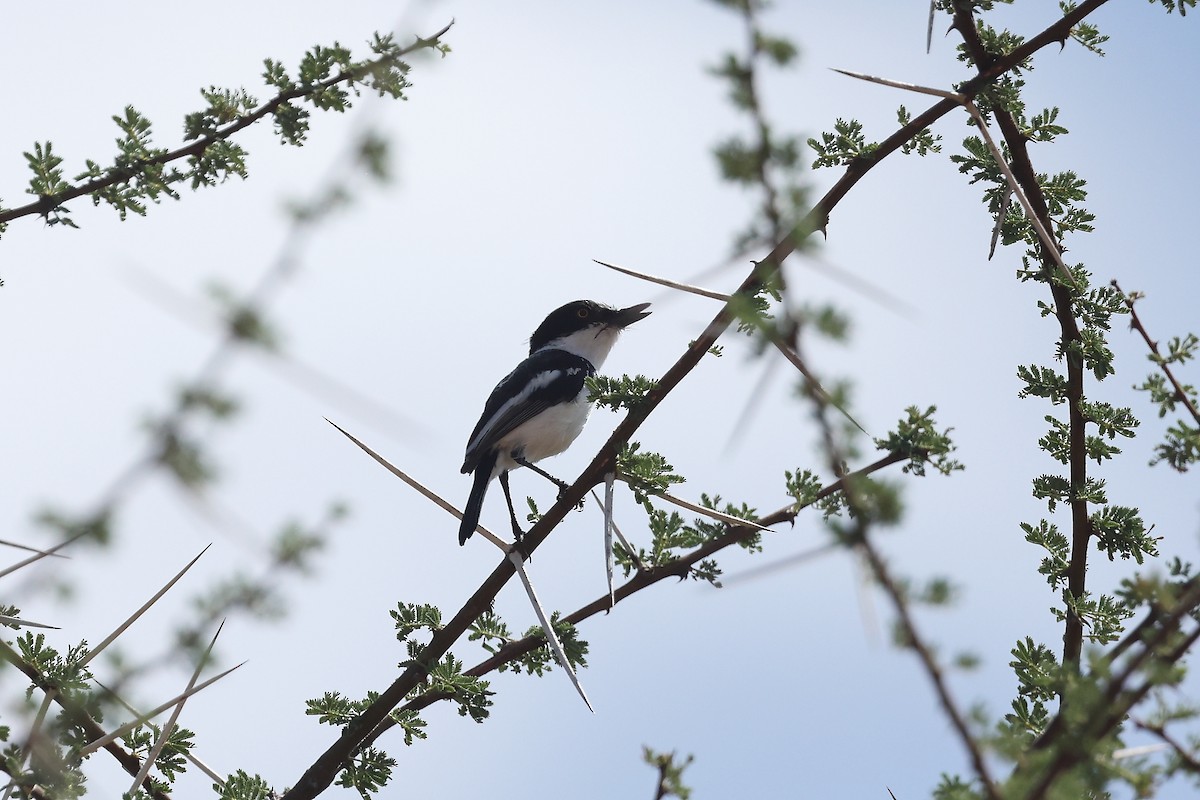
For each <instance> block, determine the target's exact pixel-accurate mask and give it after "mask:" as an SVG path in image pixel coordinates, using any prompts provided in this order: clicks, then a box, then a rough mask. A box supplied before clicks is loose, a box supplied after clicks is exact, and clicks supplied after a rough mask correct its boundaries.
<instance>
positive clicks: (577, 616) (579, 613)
mask: <svg viewBox="0 0 1200 800" xmlns="http://www.w3.org/2000/svg"><path fill="white" fill-rule="evenodd" d="M906 458H907V456H902V455H896V454H894V453H890V454H888V455H886V456H884V457H883V458H880V459H878V460H876V461H874V462H872V463H871V464H868V465H867V466H865V467H862V468H861V469H859V470H856V471H855V472H852V473H850V474H849V475H846V476H843V477H841V478H838V479H837V480H835V481H833V482H832V483H830V484H828V485H826V486H825V487H823V488H822V489H821V490H820V491H819V492H817V494H816V495H815V496H814V497H813V498H812V500H811V501H810V502H808V503H805V504H804V505H798V504H792V505H789V506H784V507H783V508H780V509H778V510H776V511H774V512H773V513H771V514H767V515H766V516H763V517H760V518H759V519H758V523H759V524H760V525H779V524H781V523H784V522H791V521H793V520H795V518H796V516H797V515H798V514H799V513H800V511H801V510H803V509H805V508H808V507H809V506H810V505H812V504H813V503H816V502H817V501H819V500H822V499H824V498H826V497H829V496H830V495H832V494H836V493H837V492H841V491H844V490H845V488H846V485H847V483H848V482H849V481H853V480H857V479H860V478H863V477H866V476H867V475H871V474H873V473H875V472H878V471H879V470H882V469H886V468H887V467H889V466H892V465H893V464H897V463H899V462H901V461H904V460H905V459H906ZM740 522H745V520H740ZM757 535H759V531H758V529H757V528H752V527H750V526H748V525H735V526H733V527H731V528H730V529H729V530H728V531H726V532H725V533H723V534H721V535H720V536H717V537H715V538H713V539H710V540H709V541H707V542H705V543H704V544H703V545H700V546H699V547H697V548H696V549H694V550H692V551H691V552H688V553H684V554H682V555H680V556H679V557H677V558H675V559H673V560H671V561H669V562H667V563H665V564H659V565H657V566H653V567H641V568H640V569H639V570H638V571H637V573H635V574H634V576H633V577H632V578H630V579H629V580H628V581H626V582H625V583H624V584H622V585H621V586H619V587H617V590H616V592H615V597H616V602H620V601H621V600H624V599H625V598H626V597H630V596H632V595H634V594H637V593H638V592H640V591H643V590H645V589H647V588H649V587H651V586H653V585H654V584H656V583H659V582H660V581H664V580H667V579H668V578H680V577H686V576H687V574H688V572H689V571H690V569H691V567H692V566H693V565H695V564H697V563H699V562H700V561H703V560H704V559H706V558H709V557H711V556H713V555H715V554H716V553H718V552H720V551H721V550H724V549H726V548H728V547H732V546H733V545H736V544H738V543H740V542H743V541H745V540H747V539H749V538H751V537H754V536H757ZM631 552H632V550H631ZM611 608H612V604H611V601H610V599H609V596H608V593H607V592H606V593H605V594H603V595H601V596H600V597H597V598H596V599H595V600H592V601H591V602H590V603H588V604H586V605H584V606H581V607H580V608H578V609H576V610H575V611H573V612H571V613H570V614H567V615H566V616H564V617H562V620H563V621H565V622H569V623H571V624H572V625H579V624H580V623H581V622H584V621H585V620H587V619H589V618H591V617H593V616H596V615H598V614H606V613H608V612H609V611H610V610H611ZM460 613H461V612H460ZM543 642H544V640H543V638H542V637H541V636H540V635H539V634H531V635H530V636H526V637H525V638H523V639H518V640H516V641H513V642H509V643H508V644H506V645H505V646H504V647H503V648H502V649H501V650H500V652H498V653H496V654H495V655H493V656H491V657H489V658H487V659H485V660H484V661H481V662H480V663H478V664H476V665H475V666H473V667H471V668H470V669H467V670H465V671H464V672H463V674H464V675H468V676H471V677H475V678H479V677H483V676H484V675H487V674H488V673H490V672H492V671H494V670H496V669H497V668H499V667H500V666H501V665H503V664H507V663H510V662H512V661H515V660H517V659H519V658H521V657H522V656H524V655H526V654H527V653H529V652H531V651H532V650H533V649H535V648H537V647H540V646H541V645H542V644H543ZM449 697H450V695H449V693H445V692H442V693H438V692H427V693H425V694H422V695H420V696H419V697H416V698H414V699H412V700H409V701H408V702H405V703H404V705H402V706H400V708H399V710H405V711H420V710H421V709H423V708H426V707H428V706H430V705H432V704H434V703H436V702H438V701H440V700H445V699H449ZM394 725H395V722H393V721H392V718H391V717H389V718H387V719H385V720H384V721H382V722H381V723H380V724H379V725H377V726H376V727H375V729H374V730H372V731H371V732H370V734H368V735H366V736H364V737H363V740H362V742H361V743H360V744H361V746H363V747H368V746H370V745H371V744H373V743H374V742H375V740H376V739H378V738H379V736H380V735H382V734H383V733H384V732H385V731H387V730H389V729H390V728H391V727H393V726H394Z"/></svg>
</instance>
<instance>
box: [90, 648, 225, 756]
mask: <svg viewBox="0 0 1200 800" xmlns="http://www.w3.org/2000/svg"><path fill="white" fill-rule="evenodd" d="M245 663H246V662H245V661H243V662H242V663H241V664H236V665H234V666H232V667H230V668H229V669H227V670H225V671H224V672H222V673H220V674H218V675H214V676H213V677H211V678H209V679H208V680H206V681H204V682H203V683H199V684H196V686H195V687H193V688H192V689H190V690H188V691H186V692H184V693H183V694H181V695H178V696H176V697H173V698H171V699H170V700H168V701H167V702H165V703H163V704H162V705H160V706H158V707H156V708H154V709H151V710H150V711H147V712H146V713H145V714H138V715H137V716H136V717H135V718H134V719H132V720H130V721H129V722H126V723H125V724H124V725H122V726H121V727H119V728H117V729H116V730H114V731H111V732H109V733H107V734H105V735H104V736H101V737H100V738H99V739H97V740H96V741H94V742H89V743H87V744H86V745H84V746H83V747H81V748H80V749H79V753H78V755H79V757H80V758H82V757H83V756H86V755H88V754H89V753H94V752H96V751H97V750H99V749H100V748H101V747H104V746H105V745H108V744H111V743H113V742H115V741H116V740H117V739H120V738H121V737H122V736H124V735H125V734H127V733H129V732H130V731H131V730H133V729H134V728H136V727H137V726H138V725H142V724H144V723H145V722H147V721H149V720H152V719H154V718H155V717H157V716H158V715H159V714H161V713H162V712H164V711H166V710H167V709H168V708H170V707H171V706H173V705H175V704H176V703H178V702H179V701H180V700H184V699H186V698H188V697H191V696H192V695H194V694H197V693H199V692H202V691H204V690H205V689H207V688H208V687H209V686H212V685H213V684H214V683H216V682H217V681H219V680H221V679H222V678H224V677H225V676H226V675H228V674H229V673H231V672H233V671H234V670H235V669H239V668H241V667H242V666H243V665H245Z"/></svg>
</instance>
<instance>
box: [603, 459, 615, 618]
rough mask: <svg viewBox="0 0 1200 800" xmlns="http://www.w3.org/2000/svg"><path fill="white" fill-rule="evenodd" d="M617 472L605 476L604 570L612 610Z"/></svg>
mask: <svg viewBox="0 0 1200 800" xmlns="http://www.w3.org/2000/svg"><path fill="white" fill-rule="evenodd" d="M616 480H617V473H615V472H610V473H608V474H607V475H605V476H604V572H605V575H606V576H607V577H608V607H609V609H610V610H611V609H612V607H613V606H615V605H616V604H617V600H616V596H615V595H614V593H613V484H614V483H615V482H616Z"/></svg>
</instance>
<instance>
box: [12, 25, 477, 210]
mask: <svg viewBox="0 0 1200 800" xmlns="http://www.w3.org/2000/svg"><path fill="white" fill-rule="evenodd" d="M453 25H454V21H453V20H451V21H450V22H449V23H448V24H447V25H446V26H445V27H443V28H442V29H441V30H439V31H437V32H436V33H434V34H433V35H432V36H429V37H428V38H424V39H422V38H420V37H417V39H416V41H414V42H413V43H412V44H411V45H409V46H408V47H405V48H403V49H401V50H399V51H398V52H396V53H395V54H393V55H388V56H384V57H381V58H377V59H374V60H372V61H368V62H367V63H365V64H362V65H361V66H359V67H357V68H355V69H347V70H342V71H341V72H339V73H338V74H337V75H332V76H330V77H328V78H326V79H325V80H323V81H319V82H317V83H314V84H311V85H309V86H297V87H296V88H295V89H291V90H288V91H286V92H280V93H279V94H277V95H275V96H274V97H272V98H271V99H270V100H268V101H267V102H265V103H263V104H262V105H261V106H259V107H258V108H256V109H254V110H253V111H251V112H250V113H249V114H246V115H245V116H242V117H238V118H237V119H235V120H234V121H233V122H230V123H228V124H227V125H225V126H224V127H222V128H219V129H218V130H216V131H214V132H213V133H211V134H209V135H208V136H203V137H201V138H199V139H197V140H196V141H194V142H192V143H191V144H188V145H184V146H183V147H179V148H176V149H175V150H171V151H169V152H166V153H163V154H161V155H158V156H155V157H153V158H148V159H145V160H144V161H142V162H141V163H140V164H139V165H138V167H128V168H124V169H110V170H108V172H107V173H106V174H105V175H104V177H101V178H93V179H92V180H90V181H88V182H87V183H81V184H79V185H78V186H72V187H70V188H69V189H65V190H63V191H62V192H59V193H57V194H51V195H45V196H42V197H40V198H38V199H37V200H35V201H34V202H32V203H28V204H26V205H23V206H19V207H17V208H6V209H0V225H4V224H5V223H7V222H10V221H12V220H14V219H19V218H20V217H27V216H30V215H31V214H39V215H47V214H50V213H51V212H52V211H54V209H56V208H58V207H59V206H61V205H62V204H63V203H67V202H69V201H71V200H74V199H75V198H77V197H82V196H84V195H89V194H92V193H93V192H98V191H101V190H102V189H107V188H108V187H110V186H115V185H116V184H119V183H122V182H124V181H127V180H129V179H130V178H132V177H135V175H136V174H137V171H138V169H139V168H144V167H157V166H162V165H164V164H170V163H171V162H173V161H178V160H179V159H181V158H189V157H195V158H199V157H200V156H202V155H204V152H205V151H206V150H207V149H208V148H210V147H212V146H213V145H214V144H217V143H218V142H222V141H225V140H226V139H228V138H230V137H231V136H233V135H234V134H236V133H238V132H239V131H241V130H243V129H245V128H248V127H250V126H251V125H253V124H254V123H256V122H258V121H259V120H261V119H263V118H264V117H267V116H270V115H271V114H274V113H275V112H276V111H277V110H278V109H279V107H280V106H282V105H284V104H285V103H289V102H291V101H292V100H299V99H302V98H304V97H308V96H310V95H313V94H314V93H318V92H320V91H322V90H325V89H329V88H331V87H334V86H337V85H339V84H343V83H349V82H352V81H356V80H359V79H360V78H362V77H363V76H365V75H369V74H370V73H371V72H372V70H375V69H378V68H379V67H382V66H391V65H394V64H395V63H396V62H397V61H398V60H399V59H401V58H403V57H404V56H406V55H411V54H412V53H414V52H416V51H418V50H425V49H427V48H430V47H433V46H434V45H436V44H438V42H439V41H440V39H441V37H442V36H444V35H446V32H447V31H449V30H450V28H451V27H452V26H453Z"/></svg>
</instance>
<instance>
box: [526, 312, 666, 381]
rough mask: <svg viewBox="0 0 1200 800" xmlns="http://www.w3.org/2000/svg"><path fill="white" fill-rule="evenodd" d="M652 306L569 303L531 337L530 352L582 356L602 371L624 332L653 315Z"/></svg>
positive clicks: (544, 321)
mask: <svg viewBox="0 0 1200 800" xmlns="http://www.w3.org/2000/svg"><path fill="white" fill-rule="evenodd" d="M649 307H650V304H649V303H638V304H637V305H636V306H629V307H628V308H613V307H612V306H606V305H603V304H601V303H597V302H594V301H592V300H576V301H574V302H571V303H567V304H566V305H565V306H561V307H559V308H556V309H554V310H553V311H551V312H550V314H549V315H548V316H547V317H546V319H545V320H543V321H542V324H541V325H539V326H538V329H537V330H536V331H534V332H533V336H530V337H529V352H530V354H531V355H532V354H533V353H535V352H537V351H538V350H541V349H543V348H546V347H555V348H558V349H560V350H566V351H568V352H571V353H575V354H576V355H579V356H582V357H584V358H586V359H587V360H588V361H590V362H592V366H594V367H596V368H599V367H600V363H601V362H602V361H604V358H605V357H606V356H607V355H608V351H609V350H610V349H612V346H613V343H614V342H616V340H617V336H619V335H620V333H621V331H622V330H624V329H625V328H628V327H629V326H630V325H632V324H633V323H635V322H637V321H638V320H639V319H645V318H646V317H648V316H650V312H649V311H647V310H646V309H647V308H649Z"/></svg>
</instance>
